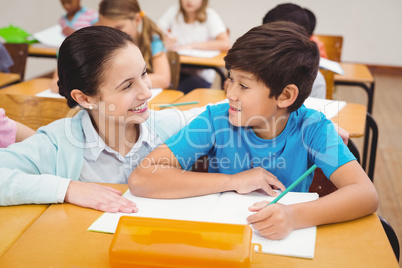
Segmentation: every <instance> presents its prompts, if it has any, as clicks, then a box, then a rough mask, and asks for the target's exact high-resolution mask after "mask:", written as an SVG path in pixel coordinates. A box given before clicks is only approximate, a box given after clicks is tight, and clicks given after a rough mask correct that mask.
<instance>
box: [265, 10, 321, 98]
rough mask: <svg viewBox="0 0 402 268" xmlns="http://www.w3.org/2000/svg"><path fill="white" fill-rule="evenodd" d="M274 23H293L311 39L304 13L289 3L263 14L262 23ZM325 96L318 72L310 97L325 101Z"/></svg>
mask: <svg viewBox="0 0 402 268" xmlns="http://www.w3.org/2000/svg"><path fill="white" fill-rule="evenodd" d="M274 21H291V22H294V23H296V24H298V25H300V26H302V27H303V28H304V29H306V31H307V33H308V37H309V38H310V37H311V34H310V33H309V29H311V27H310V18H309V16H308V14H307V13H306V11H305V10H304V9H303V8H301V7H300V6H298V5H295V4H291V3H286V4H280V5H277V6H276V7H274V8H273V9H271V10H269V11H268V12H267V13H266V14H265V16H264V18H263V20H262V23H263V24H265V23H269V22H274ZM326 95H327V85H326V83H325V78H324V76H323V75H322V74H321V72H318V73H317V77H316V79H315V80H314V84H313V89H312V91H311V95H310V96H311V97H316V98H321V99H325V98H326Z"/></svg>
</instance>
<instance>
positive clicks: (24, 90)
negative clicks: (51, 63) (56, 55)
mask: <svg viewBox="0 0 402 268" xmlns="http://www.w3.org/2000/svg"><path fill="white" fill-rule="evenodd" d="M51 82H52V79H51V78H35V79H32V80H29V81H25V82H22V83H18V84H16V85H12V86H9V87H6V88H3V89H0V94H1V93H7V94H19V95H30V96H33V95H36V94H38V93H40V92H42V91H44V90H46V89H48V88H49V87H50V83H51ZM183 95H184V94H183V92H180V91H177V90H171V89H165V90H163V91H162V92H161V93H160V94H159V95H158V96H156V97H155V98H153V99H152V100H151V101H150V102H149V105H153V104H163V103H172V102H174V101H175V100H177V99H179V98H180V97H182V96H183Z"/></svg>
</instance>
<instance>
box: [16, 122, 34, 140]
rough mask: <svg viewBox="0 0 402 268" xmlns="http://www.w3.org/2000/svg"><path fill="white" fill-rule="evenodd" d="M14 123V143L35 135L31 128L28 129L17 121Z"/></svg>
mask: <svg viewBox="0 0 402 268" xmlns="http://www.w3.org/2000/svg"><path fill="white" fill-rule="evenodd" d="M15 123H16V124H17V135H16V136H15V142H20V141H23V140H25V139H26V138H29V137H31V136H32V135H33V134H35V131H34V130H33V129H32V128H29V127H27V126H26V125H23V124H21V123H20V122H17V121H16V122H15Z"/></svg>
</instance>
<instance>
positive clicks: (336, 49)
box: [315, 35, 343, 99]
mask: <svg viewBox="0 0 402 268" xmlns="http://www.w3.org/2000/svg"><path fill="white" fill-rule="evenodd" d="M315 36H316V37H317V38H318V39H319V40H320V41H321V42H322V43H323V44H324V47H325V51H326V52H327V56H328V59H329V60H333V61H337V62H340V61H341V56H342V46H343V37H342V36H337V35H315ZM320 71H321V73H322V74H323V75H324V78H325V82H326V84H327V95H326V98H327V99H333V92H334V73H333V72H331V71H328V70H323V69H320Z"/></svg>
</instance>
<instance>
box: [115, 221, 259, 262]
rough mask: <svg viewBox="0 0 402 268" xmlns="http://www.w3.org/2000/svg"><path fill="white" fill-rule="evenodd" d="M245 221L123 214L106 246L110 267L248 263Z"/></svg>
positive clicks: (248, 231)
mask: <svg viewBox="0 0 402 268" xmlns="http://www.w3.org/2000/svg"><path fill="white" fill-rule="evenodd" d="M251 236H252V230H251V228H250V226H248V225H241V224H222V223H211V222H195V221H182V220H170V219H156V218H144V217H130V216H123V217H121V218H120V220H119V224H118V226H117V229H116V232H115V234H114V236H113V240H112V243H111V245H110V249H109V258H110V264H111V266H112V267H209V268H212V267H219V268H221V267H231V268H233V267H249V266H250V262H251V254H252V252H253V251H254V248H255V247H257V250H258V251H259V252H260V253H261V245H260V244H253V243H251Z"/></svg>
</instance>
